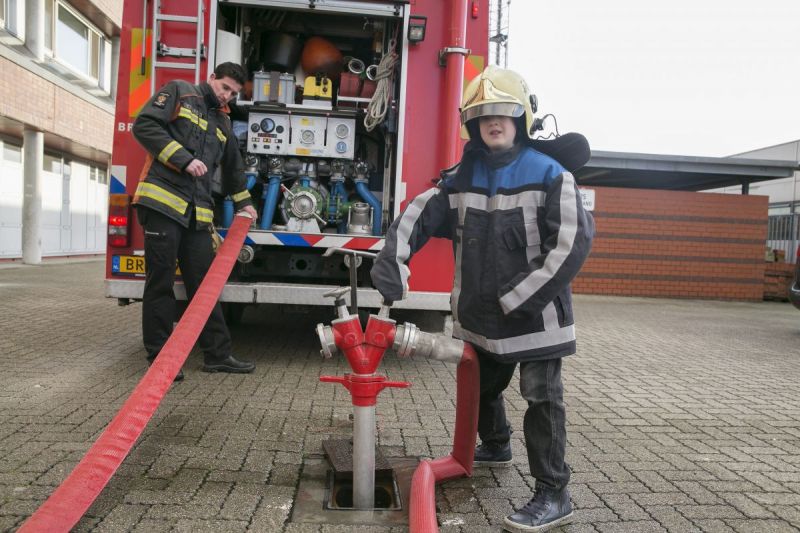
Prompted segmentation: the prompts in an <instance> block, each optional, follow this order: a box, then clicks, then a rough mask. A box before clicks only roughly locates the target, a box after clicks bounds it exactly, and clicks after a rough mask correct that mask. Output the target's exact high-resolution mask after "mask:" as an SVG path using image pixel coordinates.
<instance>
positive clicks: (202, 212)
mask: <svg viewBox="0 0 800 533" xmlns="http://www.w3.org/2000/svg"><path fill="white" fill-rule="evenodd" d="M195 210H196V212H195V218H197V221H198V222H213V221H214V212H213V211H212V210H211V209H206V208H205V207H196V208H195Z"/></svg>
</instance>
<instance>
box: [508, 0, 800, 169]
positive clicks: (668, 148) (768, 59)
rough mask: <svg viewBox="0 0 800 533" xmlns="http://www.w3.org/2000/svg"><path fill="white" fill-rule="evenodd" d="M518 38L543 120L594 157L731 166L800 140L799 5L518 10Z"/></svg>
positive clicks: (684, 3) (673, 2)
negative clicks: (583, 142) (672, 158)
mask: <svg viewBox="0 0 800 533" xmlns="http://www.w3.org/2000/svg"><path fill="white" fill-rule="evenodd" d="M503 1H504V3H505V0H503ZM509 33H510V41H509V43H510V46H509V68H512V69H515V70H517V71H518V72H520V73H521V74H522V75H523V76H525V78H526V80H528V83H529V85H530V86H531V89H532V90H533V92H534V93H536V95H537V96H538V98H539V109H540V111H539V116H541V115H542V114H543V113H553V114H555V115H556V118H557V119H558V126H559V130H560V131H561V132H562V133H565V132H567V131H578V132H580V133H583V134H584V135H586V137H587V138H588V139H589V142H590V144H591V145H592V148H593V149H597V150H613V151H621V152H644V153H656V154H677V155H699V156H726V155H731V154H734V153H738V152H744V151H747V150H752V149H756V148H762V147H765V146H770V145H774V144H779V143H782V142H786V141H792V140H797V139H800V0H668V1H667V0H647V1H642V0H512V2H511V27H510V32H509ZM548 124H549V125H552V122H549V123H548Z"/></svg>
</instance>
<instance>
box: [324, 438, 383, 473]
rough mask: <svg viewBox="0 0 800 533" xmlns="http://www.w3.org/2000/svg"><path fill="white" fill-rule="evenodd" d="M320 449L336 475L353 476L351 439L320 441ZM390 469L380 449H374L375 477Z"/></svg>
mask: <svg viewBox="0 0 800 533" xmlns="http://www.w3.org/2000/svg"><path fill="white" fill-rule="evenodd" d="M322 449H323V450H324V451H325V456H326V457H327V458H328V461H330V463H331V467H333V470H334V471H335V472H336V473H337V474H345V473H350V477H351V479H352V475H353V441H352V439H330V440H326V441H322ZM391 470H392V467H391V465H390V464H389V461H387V460H386V457H384V456H383V454H382V453H381V451H380V449H377V448H376V449H375V476H376V478H377V477H378V476H380V475H381V474H383V473H384V472H391Z"/></svg>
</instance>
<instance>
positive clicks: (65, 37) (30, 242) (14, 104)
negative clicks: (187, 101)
mask: <svg viewBox="0 0 800 533" xmlns="http://www.w3.org/2000/svg"><path fill="white" fill-rule="evenodd" d="M122 4H123V3H122V2H120V1H118V0H0V94H2V98H0V176H2V179H0V259H2V258H19V257H23V258H24V260H25V261H26V262H28V263H38V262H40V261H41V259H42V257H43V256H44V257H46V256H64V255H79V254H80V255H84V254H93V253H103V252H104V250H105V219H106V209H107V207H106V203H107V194H108V168H109V164H110V156H111V143H112V131H113V122H114V100H113V98H114V93H115V90H116V88H115V83H116V78H117V76H116V68H117V63H118V60H117V58H118V55H119V33H120V25H121V20H122Z"/></svg>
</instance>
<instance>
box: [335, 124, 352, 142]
mask: <svg viewBox="0 0 800 533" xmlns="http://www.w3.org/2000/svg"><path fill="white" fill-rule="evenodd" d="M349 134H350V128H348V127H347V124H339V125H338V126H336V136H337V137H339V138H340V139H344V138H345V137H347V136H348V135H349Z"/></svg>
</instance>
